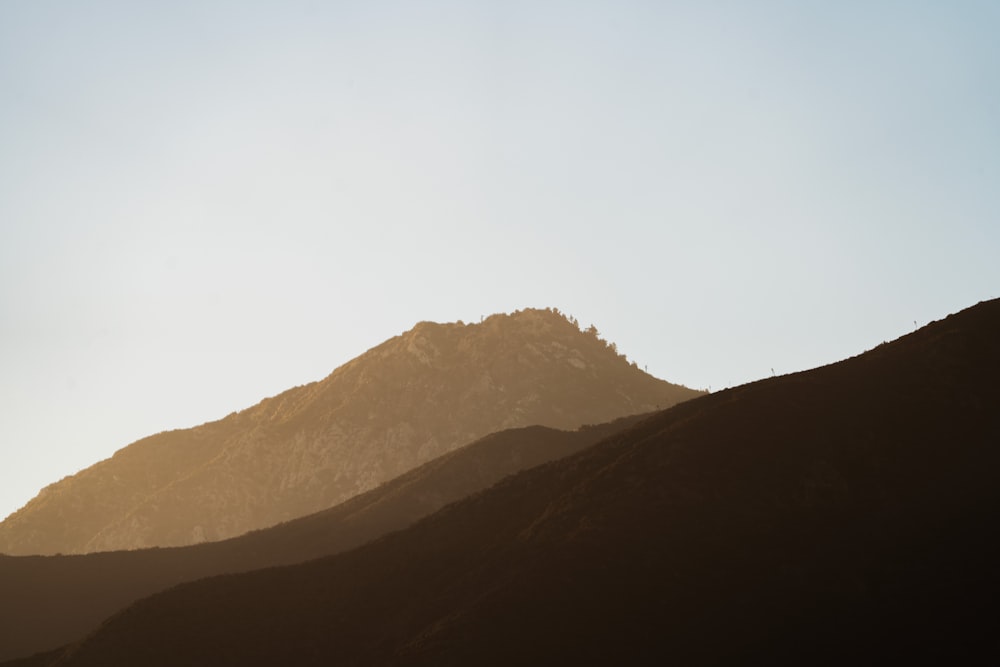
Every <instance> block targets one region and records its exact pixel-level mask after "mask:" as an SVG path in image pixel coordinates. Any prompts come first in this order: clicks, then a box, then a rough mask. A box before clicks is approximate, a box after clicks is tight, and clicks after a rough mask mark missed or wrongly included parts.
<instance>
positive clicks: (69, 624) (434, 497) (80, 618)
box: [0, 416, 641, 660]
mask: <svg viewBox="0 0 1000 667" xmlns="http://www.w3.org/2000/svg"><path fill="white" fill-rule="evenodd" d="M640 419H641V416H634V417H626V418H622V419H619V420H616V421H614V422H611V423H608V424H601V425H597V426H587V427H584V428H581V429H579V430H577V431H559V430H555V429H550V428H546V427H543V426H531V427H525V428H520V429H511V430H507V431H501V432H499V433H494V434H491V435H489V436H486V437H485V438H483V439H481V440H478V441H476V442H474V443H472V444H470V445H467V446H465V447H462V448H460V449H457V450H455V451H453V452H449V453H448V454H444V455H442V456H440V457H438V458H436V459H434V460H433V461H430V462H428V463H425V464H423V465H422V466H419V467H418V468H416V469H414V470H411V471H409V472H408V473H406V474H404V475H402V476H400V477H397V478H395V479H393V480H390V481H388V482H386V483H385V484H382V485H381V486H379V487H377V488H376V489H373V490H371V491H368V492H366V493H363V494H360V495H358V496H355V497H353V498H351V499H349V500H347V501H345V502H344V503H342V504H340V505H337V506H336V507H333V508H330V509H327V510H323V511H321V512H318V513H316V514H313V515H310V516H307V517H303V518H300V519H295V520H293V521H289V522H287V523H283V524H279V525H277V526H274V527H271V528H267V529H264V530H260V531H254V532H252V533H248V534H246V535H242V536H240V537H235V538H231V539H229V540H224V541H221V542H206V543H203V544H198V545H192V546H187V547H173V548H166V549H142V550H136V551H116V552H100V553H93V554H85V555H74V556H0V660H5V659H8V658H14V657H19V656H27V655H30V654H33V653H37V652H39V651H43V650H48V649H53V648H55V647H58V646H61V645H64V644H68V643H69V642H71V641H76V640H79V639H81V638H82V637H84V636H85V635H86V634H87V633H88V632H90V631H92V630H94V629H95V628H96V627H97V626H98V625H99V624H100V622H101V621H102V620H104V619H105V618H106V617H108V616H110V615H111V614H112V613H114V612H115V611H117V610H119V609H121V608H122V607H125V606H127V605H128V604H130V603H132V602H134V601H136V600H138V599H139V598H142V597H145V596H147V595H150V594H152V593H155V592H157V591H160V590H164V589H166V588H168V587H170V586H173V585H175V584H178V583H181V582H184V581H190V580H194V579H198V578H201V577H206V576H209V575H214V574H224V573H234V572H242V571H247V570H253V569H259V568H263V567H270V566H274V565H281V564H289V563H297V562H302V561H305V560H309V559H312V558H317V557H319V556H325V555H329V554H334V553H338V552H340V551H344V550H346V549H349V548H351V547H356V546H359V545H361V544H364V543H365V542H368V541H370V540H372V539H375V538H377V537H380V536H382V535H384V534H386V533H388V532H391V531H393V530H398V529H400V528H405V527H406V526H408V525H410V524H411V523H413V522H414V521H416V520H417V519H420V518H421V517H424V516H427V515H428V514H431V513H433V512H434V511H436V510H438V509H440V508H441V507H443V506H444V505H446V504H448V503H450V502H453V501H455V500H459V499H461V498H463V497H465V496H467V495H469V494H471V493H473V492H475V491H478V490H481V489H483V488H486V487H488V486H490V485H492V484H493V483H495V482H497V481H499V480H500V479H502V478H503V477H505V476H507V475H509V474H511V473H514V472H516V471H518V470H522V469H525V468H529V467H532V466H536V465H539V464H541V463H544V462H546V461H549V460H552V459H556V458H560V457H563V456H566V455H568V454H571V453H573V452H576V451H580V450H582V449H584V448H585V447H587V446H589V445H592V444H594V443H596V442H597V441H598V440H600V439H602V438H604V437H606V436H608V435H610V434H612V433H615V432H617V431H619V430H622V429H624V428H626V427H627V426H630V425H632V424H634V423H636V422H637V421H639V420H640Z"/></svg>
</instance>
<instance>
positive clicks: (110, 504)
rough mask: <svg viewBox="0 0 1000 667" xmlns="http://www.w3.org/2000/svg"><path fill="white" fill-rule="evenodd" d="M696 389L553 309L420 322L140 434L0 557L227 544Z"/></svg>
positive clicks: (9, 533) (54, 501) (53, 501)
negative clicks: (475, 320)
mask: <svg viewBox="0 0 1000 667" xmlns="http://www.w3.org/2000/svg"><path fill="white" fill-rule="evenodd" d="M696 395H698V392H695V391H693V390H690V389H687V388H685V387H680V386H677V385H672V384H669V383H667V382H664V381H662V380H658V379H656V378H654V377H652V376H650V375H647V374H646V373H643V372H642V371H640V370H639V369H638V368H637V367H636V366H635V365H634V364H629V363H628V362H627V361H626V360H625V358H624V357H623V356H621V355H619V354H618V353H617V351H616V349H615V348H614V345H613V344H608V343H606V342H605V341H603V340H601V339H600V338H598V337H597V335H596V329H593V328H591V329H589V330H588V331H581V330H580V329H579V328H578V327H577V326H576V324H575V323H574V322H571V321H569V320H568V319H567V318H566V317H564V316H563V315H561V314H559V313H557V312H556V311H552V310H524V311H519V312H516V313H514V314H512V315H494V316H491V317H489V318H487V319H486V320H485V321H484V322H481V323H479V324H468V325H466V324H462V323H460V322H459V323H455V324H434V323H430V322H422V323H420V324H418V325H416V326H415V327H414V328H413V329H412V330H410V331H408V332H406V333H404V334H402V335H400V336H396V337H395V338H392V339H390V340H388V341H386V342H385V343H383V344H381V345H379V346H378V347H375V348H373V349H371V350H369V351H368V352H366V353H365V354H363V355H361V356H360V357H358V358H356V359H354V360H352V361H350V362H348V363H347V364H344V365H343V366H341V367H339V368H337V369H336V370H335V371H334V372H333V373H331V374H330V375H329V376H328V377H327V378H326V379H324V380H322V381H320V382H315V383H312V384H308V385H305V386H302V387H296V388H294V389H290V390H288V391H286V392H284V393H282V394H280V395H278V396H275V397H273V398H268V399H265V400H264V401H262V402H261V403H259V404H257V405H256V406H254V407H252V408H249V409H247V410H243V411H241V412H238V413H233V414H231V415H229V416H228V417H226V418H224V419H221V420H219V421H216V422H212V423H208V424H204V425H202V426H198V427H196V428H191V429H185V430H178V431H171V432H167V433H160V434H158V435H154V436H152V437H149V438H145V439H143V440H140V441H138V442H136V443H133V444H131V445H129V446H128V447H125V448H123V449H122V450H120V451H118V452H117V453H116V454H115V455H114V456H113V457H111V458H110V459H107V460H105V461H102V462H100V463H98V464H96V465H94V466H91V467H90V468H87V469H86V470H83V471H82V472H80V473H77V474H76V475H73V476H71V477H68V478H65V479H63V480H62V481H60V482H57V483H55V484H52V485H50V486H48V487H46V488H45V489H44V490H42V492H41V493H39V495H38V496H37V497H36V498H34V499H33V500H32V501H30V502H29V503H28V504H27V505H26V506H25V507H23V508H22V509H20V510H19V511H17V512H15V513H14V514H12V515H11V516H10V517H8V518H7V519H6V520H5V521H4V522H3V523H0V553H6V554H9V555H26V554H55V553H68V554H69V553H87V552H92V551H110V550H116V549H137V548H143V547H151V546H180V545H187V544H195V543H199V542H204V541H213V540H221V539H225V538H228V537H233V536H236V535H239V534H241V533H244V532H247V531H250V530H255V529H259V528H264V527H267V526H271V525H274V524H277V523H280V522H282V521H287V520H289V519H292V518H295V517H299V516H304V515H307V514H310V513H312V512H316V511H319V510H321V509H325V508H327V507H332V506H333V505H336V504H337V503H340V502H342V501H344V500H346V499H347V498H350V497H351V496H354V495H357V494H358V493H361V492H364V491H367V490H369V489H372V488H375V487H376V486H378V485H379V484H380V483H382V482H384V481H386V480H389V479H392V478H393V477H397V476H398V475H400V474H402V473H404V472H406V471H407V470H410V469H412V468H414V467H416V466H418V465H420V464H421V463H425V462H427V461H430V460H431V459H433V458H435V457H437V456H440V455H441V454H444V453H446V452H449V451H452V450H454V449H455V448H457V447H460V446H462V445H465V444H467V443H469V442H472V441H473V440H476V439H477V438H481V437H483V436H485V435H487V434H489V433H493V432H495V431H500V430H503V429H508V428H515V427H519V426H528V425H533V424H537V425H543V426H549V427H552V428H561V429H573V428H576V427H578V426H580V425H581V424H585V423H601V422H606V421H609V420H612V419H615V418H617V417H622V416H625V415H630V414H637V413H641V412H648V411H651V410H654V409H656V408H657V407H666V406H669V405H673V404H674V403H677V402H679V401H681V400H684V399H687V398H691V397H693V396H696Z"/></svg>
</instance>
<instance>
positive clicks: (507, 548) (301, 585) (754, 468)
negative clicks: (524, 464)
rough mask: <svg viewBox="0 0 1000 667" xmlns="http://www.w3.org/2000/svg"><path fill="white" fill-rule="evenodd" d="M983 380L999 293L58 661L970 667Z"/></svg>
mask: <svg viewBox="0 0 1000 667" xmlns="http://www.w3.org/2000/svg"><path fill="white" fill-rule="evenodd" d="M998 372H1000V302H998V301H992V302H988V303H983V304H980V305H979V306H976V307H974V308H971V309H969V310H966V311H963V312H962V313H960V314H957V315H954V316H951V317H949V318H947V319H945V320H943V321H940V322H935V323H932V324H930V325H928V326H927V327H925V328H923V329H921V330H920V331H918V332H915V333H913V334H911V335H908V336H906V337H904V338H901V339H899V340H897V341H895V342H893V343H891V344H886V345H882V346H879V347H878V348H876V349H875V350H872V351H870V352H868V353H866V354H863V355H861V356H859V357H855V358H852V359H850V360H847V361H844V362H841V363H838V364H835V365H831V366H828V367H824V368H820V369H816V370H813V371H809V372H804V373H799V374H795V375H791V376H786V377H780V378H775V379H771V380H766V381H762V382H758V383H755V384H752V385H747V386H744V387H740V388H737V389H734V390H730V391H726V392H722V393H719V394H714V395H711V396H706V397H703V398H700V399H696V400H693V401H689V402H687V403H684V404H682V405H679V406H676V407H674V408H672V409H670V410H667V411H664V412H662V413H660V414H658V415H656V416H653V417H651V418H650V419H648V420H645V421H644V422H641V423H640V424H637V425H636V426H634V427H632V428H631V429H628V430H626V431H623V432H622V433H620V434H618V435H616V436H612V437H611V438H610V439H608V440H605V441H603V442H602V443H599V444H598V445H596V446H594V447H592V448H590V449H588V450H586V451H584V452H582V453H580V454H578V455H575V456H571V457H569V458H567V459H562V460H560V461H558V462H555V463H550V464H545V465H543V466H541V467H538V468H534V469H532V470H530V471H527V472H524V473H521V474H519V475H516V476H514V477H511V478H507V480H505V481H503V482H501V483H500V484H498V485H496V486H494V487H492V488H491V489H489V490H488V491H485V492H482V493H479V494H477V495H474V496H472V497H470V498H468V499H466V500H464V501H462V502H459V503H455V504H453V505H450V506H448V507H446V508H444V509H443V510H441V511H439V512H437V513H436V514H434V515H432V516H431V517H428V518H426V519H424V520H422V521H420V522H418V523H417V524H415V525H414V526H412V527H411V528H409V529H407V530H404V531H401V532H398V533H394V534H391V535H388V536H386V537H384V538H382V539H380V540H377V541H375V542H372V543H369V544H368V545H366V546H363V547H361V548H359V549H356V550H353V551H350V552H347V553H344V554H341V555H338V556H334V557H329V558H324V559H320V560H316V561H311V562H309V563H305V564H301V565H295V566H289V567H284V568H276V569H270V570H262V571H256V572H252V573H246V574H241V575H231V576H224V577H218V578H212V579H208V580H202V581H199V582H195V583H190V584H184V585H181V586H179V587H177V588H174V589H171V590H169V591H166V592H164V593H161V594H158V595H156V596H153V597H150V598H147V599H145V600H142V601H140V602H138V603H136V604H135V605H133V606H131V607H130V608H128V609H127V610H125V611H123V612H121V613H119V614H117V615H116V616H114V617H113V618H111V619H109V620H108V621H107V622H106V623H104V624H103V625H102V627H101V628H100V629H99V630H98V631H97V632H95V633H94V634H92V635H91V636H90V637H88V638H87V639H86V640H84V641H82V642H80V643H79V644H77V645H75V646H72V647H70V648H68V649H67V650H66V651H65V652H64V653H62V654H61V656H60V657H59V659H58V660H57V661H55V662H52V663H51V664H58V665H66V666H68V667H79V666H83V665H103V666H107V665H138V664H142V665H179V664H184V665H274V664H294V665H327V664H339V665H354V664H366V665H376V664H377V665H387V664H406V665H468V664H496V665H500V664H504V665H508V664H524V663H531V664H573V663H580V664H721V663H728V664H775V663H780V664H796V665H800V664H817V663H831V664H850V663H859V662H860V663H866V664H872V663H880V664H905V663H906V662H913V661H914V660H916V661H919V662H926V661H928V660H935V661H937V662H939V663H942V664H956V663H957V664H964V663H967V662H969V661H970V659H971V657H972V656H974V655H975V653H974V651H976V650H980V651H981V650H983V649H987V650H990V651H992V650H993V649H995V648H996V646H995V645H996V640H995V629H996V620H997V613H996V611H995V609H996V600H997V599H998V594H1000V581H998V579H1000V572H998V569H997V567H996V563H997V562H998V561H997V558H998V556H1000V545H998V539H997V537H998V536H997V532H998V528H997V526H998V522H997V517H998V509H1000V485H998V484H997V483H996V471H997V470H1000V410H998V409H997V408H998V406H1000V385H998V383H997V377H998ZM987 655H991V656H995V652H991V653H988V654H987Z"/></svg>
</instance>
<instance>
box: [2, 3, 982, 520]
mask: <svg viewBox="0 0 1000 667" xmlns="http://www.w3.org/2000/svg"><path fill="white" fill-rule="evenodd" d="M998 34H1000V3H997V2H961V1H952V2H914V1H905V2H904V1H899V2H887V1H877V0H876V1H864V2H862V1H860V0H858V1H856V2H791V1H789V2H767V1H758V0H754V1H753V2H751V1H749V0H748V1H745V2H723V1H716V2H707V1H693V0H692V1H690V2H667V1H663V2H623V1H616V2H589V3H588V2H540V1H533V2H523V3H522V2H511V1H508V0H505V1H503V2H499V1H498V2H472V1H465V2H433V1H431V2H420V3H416V2H398V3H392V2H388V3H385V2H370V1H366V2H294V1H282V2H278V1H274V2H245V1H240V2H236V1H233V2H212V1H206V0H198V1H196V2H195V1H192V2H180V1H172V2H156V3H154V2H135V1H134V0H129V1H122V2H102V1H90V2H77V1H69V0H67V1H64V2H51V1H48V2H47V1H45V0H23V1H19V0H7V1H6V2H3V3H0V405H2V406H3V407H2V408H0V516H3V515H5V514H7V513H9V512H11V511H13V510H14V509H16V508H17V507H18V506H20V505H22V504H23V503H24V502H26V501H27V500H28V499H29V498H30V497H31V496H33V495H34V494H35V493H36V492H37V491H38V490H39V488H40V487H42V486H43V485H45V484H47V483H50V482H53V481H55V480H57V479H59V478H60V477H62V476H64V475H67V474H70V473H73V472H75V471H76V470H78V469H80V468H83V467H85V466H87V465H90V464H92V463H94V462H96V461H98V460H100V459H102V458H105V457H107V456H109V455H110V454H111V453H113V452H114V451H115V450H117V449H119V448H120V447H123V446H125V445H127V444H129V443H130V442H132V441H134V440H136V439H138V438H140V437H142V436H145V435H149V434H152V433H155V432H157V431H161V430H165V429H170V428H180V427H187V426H193V425H196V424H199V423H202V422H204V421H208V420H211V419H216V418H219V417H222V416H224V415H226V414H227V413H229V412H231V411H232V410H236V409H241V408H244V407H247V406H249V405H251V404H253V403H255V402H257V401H258V400H260V399H261V398H263V397H265V396H269V395H273V394H275V393H278V392H279V391H281V390H284V389H286V388H288V387H290V386H293V385H296V384H303V383H305V382H309V381H312V380H317V379H320V378H322V377H324V376H325V375H327V374H328V373H329V372H330V371H331V370H333V368H335V367H336V366H338V365H340V364H341V363H343V362H345V361H347V360H349V359H351V358H352V357H354V356H356V355H358V354H360V353H361V352H363V351H365V350H366V349H368V348H370V347H372V346H374V345H376V344H378V343H379V342H381V341H382V340H384V339H386V338H389V337H391V336H393V335H396V334H398V333H401V332H402V331H404V330H406V329H408V328H410V327H411V326H412V325H413V324H414V323H416V322H417V321H419V320H437V321H455V320H459V319H462V320H465V321H477V320H478V319H479V317H480V316H481V315H488V314H490V313H493V312H507V311H511V310H515V309H519V308H523V307H529V306H531V307H544V306H555V307H557V308H559V309H561V310H563V311H565V312H567V313H570V314H572V315H574V316H576V317H577V318H578V319H579V320H580V321H581V322H582V323H583V324H585V325H587V324H590V323H593V324H595V325H596V326H597V327H598V329H600V330H601V332H602V333H603V334H604V335H605V337H606V338H608V339H609V340H612V341H614V342H615V343H617V345H618V347H619V349H620V350H621V351H622V352H624V353H625V354H627V355H628V357H629V358H630V359H634V360H636V361H637V362H638V363H639V365H640V366H648V369H649V371H650V372H651V373H653V374H655V375H657V376H659V377H662V378H665V379H668V380H671V381H674V382H680V383H683V384H686V385H688V386H692V387H697V388H707V387H711V388H712V389H713V390H716V389H721V388H723V387H726V386H732V385H735V384H741V383H743V382H747V381H751V380H754V379H758V378H761V377H765V376H769V375H770V374H771V369H772V368H773V369H774V371H775V372H777V373H786V372H792V371H797V370H802V369H805V368H809V367H814V366H817V365H821V364H825V363H829V362H832V361H836V360H839V359H841V358H844V357H846V356H851V355H853V354H856V353H858V352H861V351H863V350H865V349H868V348H871V347H873V346H874V345H877V344H878V343H881V342H882V341H883V340H887V339H891V338H894V337H896V336H899V335H901V334H903V333H906V332H907V331H909V330H912V328H913V323H914V321H916V322H917V323H919V324H925V323H926V322H927V321H928V320H931V319H938V318H940V317H943V316H945V315H947V314H948V313H950V312H954V311H956V310H959V309H961V308H964V307H966V306H969V305H972V304H973V303H975V302H977V301H979V300H982V299H987V298H991V297H996V296H1000V287H998V286H1000V262H998V261H997V259H996V255H997V251H998V249H1000V220H998V214H1000V187H998V186H997V184H998V183H1000V121H998V119H1000V40H998V39H997V35H998Z"/></svg>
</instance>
